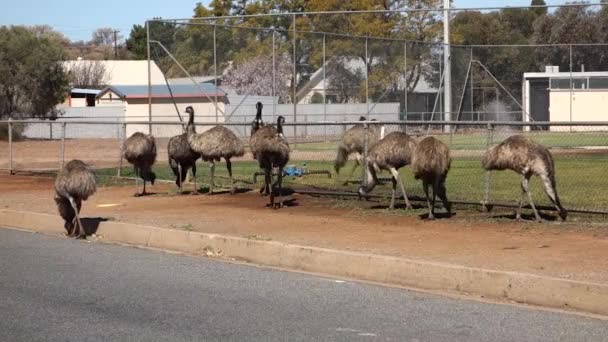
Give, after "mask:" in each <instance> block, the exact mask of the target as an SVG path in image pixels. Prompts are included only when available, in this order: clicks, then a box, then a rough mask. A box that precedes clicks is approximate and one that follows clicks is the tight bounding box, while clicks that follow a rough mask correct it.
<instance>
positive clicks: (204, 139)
mask: <svg viewBox="0 0 608 342" xmlns="http://www.w3.org/2000/svg"><path fill="white" fill-rule="evenodd" d="M192 115H194V111H193V114H192ZM187 134H188V143H189V144H190V148H191V149H192V151H194V152H195V153H197V154H200V156H201V158H202V159H203V161H206V162H210V163H211V180H210V185H209V194H210V195H211V194H213V178H214V176H215V162H219V161H220V160H221V158H224V160H225V161H226V168H227V169H228V174H229V175H230V182H231V189H230V193H231V194H234V192H235V188H234V179H233V178H232V162H231V161H230V159H231V158H233V157H241V156H243V155H244V154H245V148H244V147H243V142H242V141H241V139H239V138H238V137H237V136H236V134H234V133H233V132H232V131H231V130H229V129H228V128H226V127H224V126H215V127H213V128H211V129H210V130H208V131H205V132H203V133H201V134H197V133H196V131H195V130H194V125H190V126H188V133H187Z"/></svg>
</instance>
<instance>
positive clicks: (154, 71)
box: [62, 59, 165, 85]
mask: <svg viewBox="0 0 608 342" xmlns="http://www.w3.org/2000/svg"><path fill="white" fill-rule="evenodd" d="M87 63H96V64H100V65H102V66H103V67H104V69H105V71H106V75H105V79H104V83H105V84H104V85H140V84H148V61H145V60H141V61H140V60H137V61H131V60H128V61H123V60H107V61H97V60H95V61H92V60H85V59H81V60H71V61H64V62H63V63H62V64H63V66H64V68H66V70H68V71H69V70H72V68H74V67H75V66H78V65H87ZM150 77H151V81H152V82H151V83H152V84H165V76H164V75H163V72H162V71H161V70H160V68H159V67H158V65H156V63H154V61H150Z"/></svg>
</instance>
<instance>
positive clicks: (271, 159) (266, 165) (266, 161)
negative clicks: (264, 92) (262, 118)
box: [252, 116, 290, 208]
mask: <svg viewBox="0 0 608 342" xmlns="http://www.w3.org/2000/svg"><path fill="white" fill-rule="evenodd" d="M284 123H285V118H284V117H282V116H279V117H278V118H277V127H276V129H275V128H273V129H272V130H271V129H266V127H269V126H264V127H263V128H264V129H262V128H260V129H258V130H257V131H256V132H255V134H254V136H255V139H254V145H252V150H255V154H256V159H257V160H258V164H259V165H260V168H262V169H263V170H264V182H265V184H264V188H263V190H265V191H268V193H269V194H270V207H271V208H275V199H274V192H273V191H271V189H270V184H271V183H272V170H273V168H275V167H277V168H278V169H279V170H278V176H277V183H276V184H277V185H278V191H279V208H282V207H283V197H282V184H283V168H284V167H285V165H286V164H287V162H289V152H290V150H289V144H288V143H287V140H286V139H285V138H284V137H283V124H284ZM260 192H261V191H260Z"/></svg>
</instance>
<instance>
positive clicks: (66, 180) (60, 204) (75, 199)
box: [55, 160, 97, 238]
mask: <svg viewBox="0 0 608 342" xmlns="http://www.w3.org/2000/svg"><path fill="white" fill-rule="evenodd" d="M96 190H97V183H96V180H95V174H94V173H93V171H92V170H91V169H90V168H89V167H88V166H87V165H86V164H85V163H83V162H82V161H80V160H71V161H70V162H68V163H67V164H66V165H65V166H64V167H63V169H62V170H61V171H60V172H59V174H58V175H57V178H56V179H55V203H56V204H57V209H59V215H61V217H62V218H63V219H64V221H65V224H64V227H65V229H66V230H67V235H68V236H75V235H77V236H78V237H81V238H84V237H85V236H86V232H85V231H84V227H83V226H82V223H81V222H80V215H79V214H80V208H81V207H82V201H86V200H87V199H88V198H89V197H90V196H91V195H93V194H94V193H95V191H96Z"/></svg>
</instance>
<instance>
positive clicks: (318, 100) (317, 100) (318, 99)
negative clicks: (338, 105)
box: [310, 91, 323, 103]
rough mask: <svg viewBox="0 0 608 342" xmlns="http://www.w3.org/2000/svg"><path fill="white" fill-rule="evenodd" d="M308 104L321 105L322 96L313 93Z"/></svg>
mask: <svg viewBox="0 0 608 342" xmlns="http://www.w3.org/2000/svg"><path fill="white" fill-rule="evenodd" d="M310 103H323V95H322V94H321V93H319V92H316V91H315V92H314V93H313V94H312V97H311V98H310Z"/></svg>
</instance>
